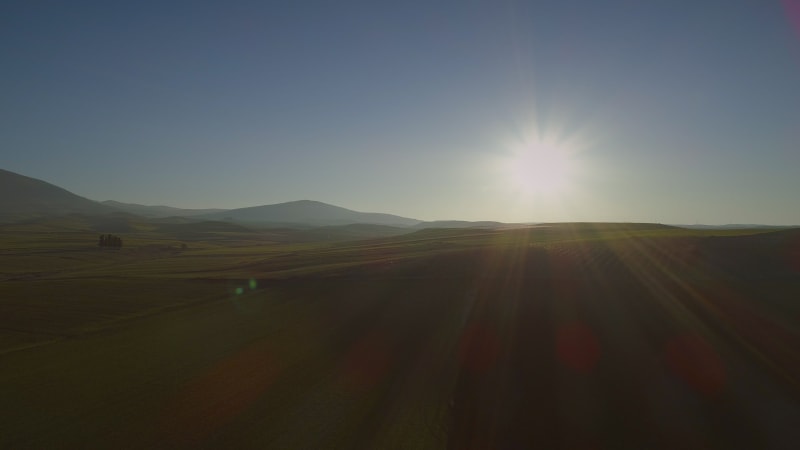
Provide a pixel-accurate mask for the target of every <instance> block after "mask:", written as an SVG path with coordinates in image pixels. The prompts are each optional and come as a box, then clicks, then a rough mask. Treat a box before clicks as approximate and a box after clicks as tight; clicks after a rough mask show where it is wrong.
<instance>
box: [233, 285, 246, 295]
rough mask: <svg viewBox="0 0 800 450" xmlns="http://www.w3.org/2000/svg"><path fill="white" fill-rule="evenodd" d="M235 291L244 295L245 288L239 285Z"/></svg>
mask: <svg viewBox="0 0 800 450" xmlns="http://www.w3.org/2000/svg"><path fill="white" fill-rule="evenodd" d="M234 292H235V293H236V295H242V294H243V293H244V289H242V288H240V287H237V288H236V290H235V291H234Z"/></svg>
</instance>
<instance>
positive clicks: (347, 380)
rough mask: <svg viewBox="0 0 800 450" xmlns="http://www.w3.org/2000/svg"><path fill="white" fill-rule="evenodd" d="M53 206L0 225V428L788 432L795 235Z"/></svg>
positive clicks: (367, 441)
mask: <svg viewBox="0 0 800 450" xmlns="http://www.w3.org/2000/svg"><path fill="white" fill-rule="evenodd" d="M61 225H62V226H60V227H59V226H49V225H46V224H37V225H36V226H27V227H23V226H19V227H12V226H5V227H4V228H3V229H2V231H3V232H2V234H0V405H2V406H0V447H3V448H120V447H124V448H198V447H199V448H219V447H223V448H281V449H283V448H288V449H294V448H298V449H299V448H308V449H316V448H343V449H344V448H347V449H350V448H365V449H371V448H399V449H406V448H422V449H424V448H431V449H445V448H449V449H469V448H502V449H505V448H587V449H588V448H593V449H601V448H603V449H618V448H631V449H641V448H698V449H699V448H720V449H722V448H725V449H730V448H742V449H745V448H746V449H752V448H777V449H783V448H786V449H790V448H795V445H796V443H797V442H800V428H798V427H797V424H798V423H800V406H798V405H800V233H798V230H782V231H772V232H765V231H764V230H729V231H707V230H704V231H700V230H687V229H680V228H674V227H665V226H657V225H619V224H550V225H546V226H538V227H532V228H521V229H506V230H490V229H459V230H456V229H434V230H420V231H417V232H415V233H409V234H404V235H399V236H390V237H385V238H380V239H370V240H356V241H344V242H331V241H316V242H305V239H303V240H299V241H297V242H287V240H286V239H285V238H283V237H280V236H278V234H276V233H274V232H269V231H266V230H265V231H253V230H247V229H233V228H229V227H227V228H226V227H223V228H221V229H217V228H214V227H206V228H204V229H202V230H200V229H192V228H180V227H175V226H171V227H166V228H161V229H158V228H152V227H151V228H146V227H138V228H137V227H131V228H129V229H128V231H127V232H124V233H123V232H119V231H115V232H116V233H118V234H120V235H122V236H123V239H124V242H125V246H124V247H123V248H122V249H108V248H103V249H101V248H99V247H97V246H96V241H97V234H99V233H95V232H94V231H89V230H86V229H85V228H82V225H81V224H80V223H77V224H73V226H69V224H61ZM281 236H283V235H281Z"/></svg>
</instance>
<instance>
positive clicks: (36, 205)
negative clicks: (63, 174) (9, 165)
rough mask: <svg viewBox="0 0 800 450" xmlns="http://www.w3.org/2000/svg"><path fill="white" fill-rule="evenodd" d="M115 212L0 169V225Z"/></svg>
mask: <svg viewBox="0 0 800 450" xmlns="http://www.w3.org/2000/svg"><path fill="white" fill-rule="evenodd" d="M113 211H114V210H113V209H111V208H109V207H107V206H104V205H101V204H100V203H98V202H95V201H92V200H89V199H86V198H83V197H80V196H78V195H75V194H73V193H72V192H69V191H67V190H66V189H62V188H60V187H58V186H55V185H52V184H50V183H47V182H44V181H42V180H37V179H35V178H30V177H26V176H24V175H19V174H16V173H14V172H9V171H7V170H3V169H0V221H11V220H17V219H23V218H27V217H38V216H43V215H63V214H73V213H81V214H106V213H109V212H113Z"/></svg>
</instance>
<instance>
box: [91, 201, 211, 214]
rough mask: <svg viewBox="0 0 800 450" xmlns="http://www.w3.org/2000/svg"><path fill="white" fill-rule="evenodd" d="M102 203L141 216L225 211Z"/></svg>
mask: <svg viewBox="0 0 800 450" xmlns="http://www.w3.org/2000/svg"><path fill="white" fill-rule="evenodd" d="M102 204H103V205H106V206H110V207H112V208H114V209H116V210H120V211H125V212H128V213H131V214H136V215H137V216H142V217H192V216H202V215H204V214H214V213H218V212H223V211H227V210H226V209H183V208H173V207H172V206H149V205H138V204H136V203H122V202H116V201H114V200H106V201H104V202H102Z"/></svg>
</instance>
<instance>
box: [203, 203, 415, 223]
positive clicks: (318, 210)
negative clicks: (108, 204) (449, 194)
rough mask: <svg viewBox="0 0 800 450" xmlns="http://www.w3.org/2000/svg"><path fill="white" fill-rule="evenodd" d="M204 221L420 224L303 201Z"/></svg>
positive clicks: (208, 216)
mask: <svg viewBox="0 0 800 450" xmlns="http://www.w3.org/2000/svg"><path fill="white" fill-rule="evenodd" d="M199 217H202V218H204V219H214V220H220V219H222V220H229V221H235V222H243V223H275V224H288V225H291V224H299V225H310V226H332V225H348V224H353V223H363V224H372V225H389V226H405V227H408V226H414V225H416V224H418V223H419V220H415V219H409V218H407V217H400V216H395V215H392V214H382V213H366V212H358V211H353V210H350V209H346V208H342V207H339V206H334V205H329V204H327V203H322V202H317V201H312V200H299V201H294V202H287V203H278V204H275V205H264V206H253V207H249V208H239V209H231V210H228V211H224V212H218V213H214V214H204V215H202V216H199Z"/></svg>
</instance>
